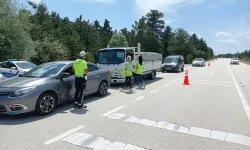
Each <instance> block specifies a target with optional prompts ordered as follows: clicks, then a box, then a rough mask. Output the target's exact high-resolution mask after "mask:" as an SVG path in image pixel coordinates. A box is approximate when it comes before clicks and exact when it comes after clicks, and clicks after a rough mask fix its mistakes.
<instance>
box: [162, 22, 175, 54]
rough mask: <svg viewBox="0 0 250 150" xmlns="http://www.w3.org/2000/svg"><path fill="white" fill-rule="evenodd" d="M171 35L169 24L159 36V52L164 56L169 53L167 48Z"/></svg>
mask: <svg viewBox="0 0 250 150" xmlns="http://www.w3.org/2000/svg"><path fill="white" fill-rule="evenodd" d="M172 36H173V33H172V28H171V27H170V26H166V27H165V30H164V32H163V34H162V37H161V52H162V54H163V56H164V57H165V56H167V55H168V54H169V50H168V49H169V45H170V40H171V38H172Z"/></svg>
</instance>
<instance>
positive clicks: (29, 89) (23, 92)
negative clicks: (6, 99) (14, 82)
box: [9, 87, 36, 97]
mask: <svg viewBox="0 0 250 150" xmlns="http://www.w3.org/2000/svg"><path fill="white" fill-rule="evenodd" d="M35 89H36V87H25V88H21V89H18V90H16V91H14V92H11V93H10V94H9V96H10V97H18V96H23V95H26V94H28V93H30V92H32V91H33V90H35Z"/></svg>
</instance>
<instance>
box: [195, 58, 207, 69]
mask: <svg viewBox="0 0 250 150" xmlns="http://www.w3.org/2000/svg"><path fill="white" fill-rule="evenodd" d="M192 66H193V67H195V66H199V67H204V66H206V62H205V60H204V59H203V58H196V59H195V60H194V61H193V62H192Z"/></svg>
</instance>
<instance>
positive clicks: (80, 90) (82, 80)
mask: <svg viewBox="0 0 250 150" xmlns="http://www.w3.org/2000/svg"><path fill="white" fill-rule="evenodd" d="M85 55H86V53H85V52H84V51H81V52H80V58H79V59H76V60H75V61H74V64H73V71H74V73H75V88H76V91H75V98H74V100H75V108H87V106H84V105H83V104H82V100H83V97H84V91H85V89H86V85H87V73H88V65H87V62H86V61H85V58H86V56H85Z"/></svg>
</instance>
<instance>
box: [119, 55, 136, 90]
mask: <svg viewBox="0 0 250 150" xmlns="http://www.w3.org/2000/svg"><path fill="white" fill-rule="evenodd" d="M132 69H133V66H132V63H131V56H127V61H126V63H125V65H124V68H123V70H122V75H123V76H125V77H126V79H125V82H124V83H123V84H122V85H121V87H120V88H119V90H120V91H123V89H122V87H123V86H124V85H126V84H127V83H128V81H129V87H130V92H131V91H132V83H131V76H132V75H133V72H132Z"/></svg>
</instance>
